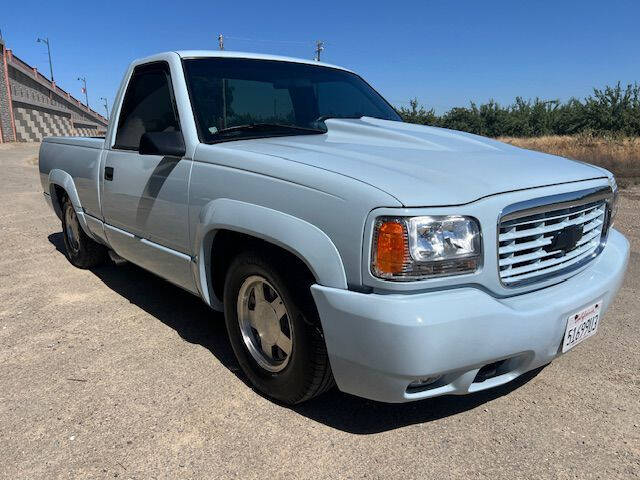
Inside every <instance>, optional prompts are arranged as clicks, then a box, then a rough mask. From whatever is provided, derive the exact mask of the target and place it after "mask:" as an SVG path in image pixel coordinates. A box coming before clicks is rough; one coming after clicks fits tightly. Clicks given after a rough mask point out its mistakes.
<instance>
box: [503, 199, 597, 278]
mask: <svg viewBox="0 0 640 480" xmlns="http://www.w3.org/2000/svg"><path fill="white" fill-rule="evenodd" d="M516 215H517V214H516ZM605 219H606V201H604V200H599V201H597V202H593V201H592V203H585V204H582V205H572V206H571V207H569V208H559V207H558V206H554V205H553V204H551V205H549V208H548V210H546V211H545V210H543V211H542V212H541V211H540V209H537V211H536V214H535V215H527V214H526V211H525V212H523V215H522V216H521V217H516V218H513V214H510V219H509V220H507V221H504V222H501V223H500V225H499V234H498V265H499V272H500V279H501V281H502V283H503V284H504V285H506V286H512V285H516V284H518V283H520V282H522V281H525V280H526V281H528V282H529V281H536V280H537V279H542V278H548V277H549V276H552V275H554V274H559V273H562V272H563V271H566V270H567V269H568V268H569V267H571V266H572V265H575V264H577V263H579V262H581V261H584V260H586V259H588V258H589V257H590V256H595V253H596V252H597V251H598V247H599V246H600V241H601V238H602V234H603V227H604V224H605ZM572 225H577V226H581V227H582V238H580V239H579V240H578V242H577V243H576V245H575V246H574V247H573V248H571V249H569V250H567V251H565V250H561V249H556V250H554V251H549V252H547V251H546V250H545V247H546V248H548V246H549V245H551V244H552V243H553V241H554V238H555V236H556V234H558V233H559V232H560V231H562V230H563V229H564V228H566V227H569V226H572Z"/></svg>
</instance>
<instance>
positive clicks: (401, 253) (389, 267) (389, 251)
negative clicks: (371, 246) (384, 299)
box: [374, 221, 408, 275]
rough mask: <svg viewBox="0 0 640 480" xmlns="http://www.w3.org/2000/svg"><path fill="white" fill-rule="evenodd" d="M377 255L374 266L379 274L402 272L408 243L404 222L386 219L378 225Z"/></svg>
mask: <svg viewBox="0 0 640 480" xmlns="http://www.w3.org/2000/svg"><path fill="white" fill-rule="evenodd" d="M377 233H378V236H377V241H376V257H375V259H374V267H375V269H376V270H377V273H378V274H382V275H395V274H398V273H401V272H402V269H403V267H404V264H405V261H406V257H407V252H408V245H407V236H406V234H405V227H404V225H403V224H402V223H399V222H393V221H386V222H383V223H381V224H379V225H378V227H377Z"/></svg>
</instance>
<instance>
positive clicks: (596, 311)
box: [562, 299, 602, 353]
mask: <svg viewBox="0 0 640 480" xmlns="http://www.w3.org/2000/svg"><path fill="white" fill-rule="evenodd" d="M601 308H602V299H600V300H598V301H597V302H595V303H594V304H592V305H589V306H588V307H587V308H585V309H583V310H580V311H579V312H575V313H574V314H572V315H570V316H569V318H568V319H567V329H566V330H565V332H564V341H563V342H562V353H564V352H566V351H568V350H571V349H572V348H573V347H575V346H576V345H578V344H579V343H582V342H584V341H585V340H586V339H587V338H589V337H592V336H593V335H595V333H596V332H597V331H598V323H600V310H601Z"/></svg>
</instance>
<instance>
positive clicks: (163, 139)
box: [138, 132, 186, 158]
mask: <svg viewBox="0 0 640 480" xmlns="http://www.w3.org/2000/svg"><path fill="white" fill-rule="evenodd" d="M138 152H139V153H140V155H163V156H165V157H179V158H180V157H184V155H185V153H186V147H185V146H184V138H182V133H181V132H147V133H145V134H144V135H142V137H140V147H139V148H138Z"/></svg>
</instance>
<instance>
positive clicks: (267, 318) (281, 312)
mask: <svg viewBox="0 0 640 480" xmlns="http://www.w3.org/2000/svg"><path fill="white" fill-rule="evenodd" d="M237 311H238V323H239V324H240V332H241V334H242V339H243V341H244V344H245V346H246V347H247V350H249V353H250V354H251V356H252V357H253V359H254V360H255V361H256V362H257V363H258V365H260V366H261V367H262V368H264V369H265V370H267V371H269V372H280V371H281V370H283V369H284V368H285V367H286V366H287V364H288V363H289V358H290V356H291V349H292V347H293V335H292V328H291V320H290V318H289V313H288V312H287V309H286V307H285V305H284V302H283V301H282V298H281V297H280V294H279V293H278V291H277V290H276V289H275V288H274V287H273V286H272V285H271V284H270V283H269V282H268V281H267V280H266V279H265V278H263V277H261V276H259V275H252V276H250V277H247V278H246V279H245V280H244V282H243V283H242V286H241V287H240V290H239V292H238V304H237Z"/></svg>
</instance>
